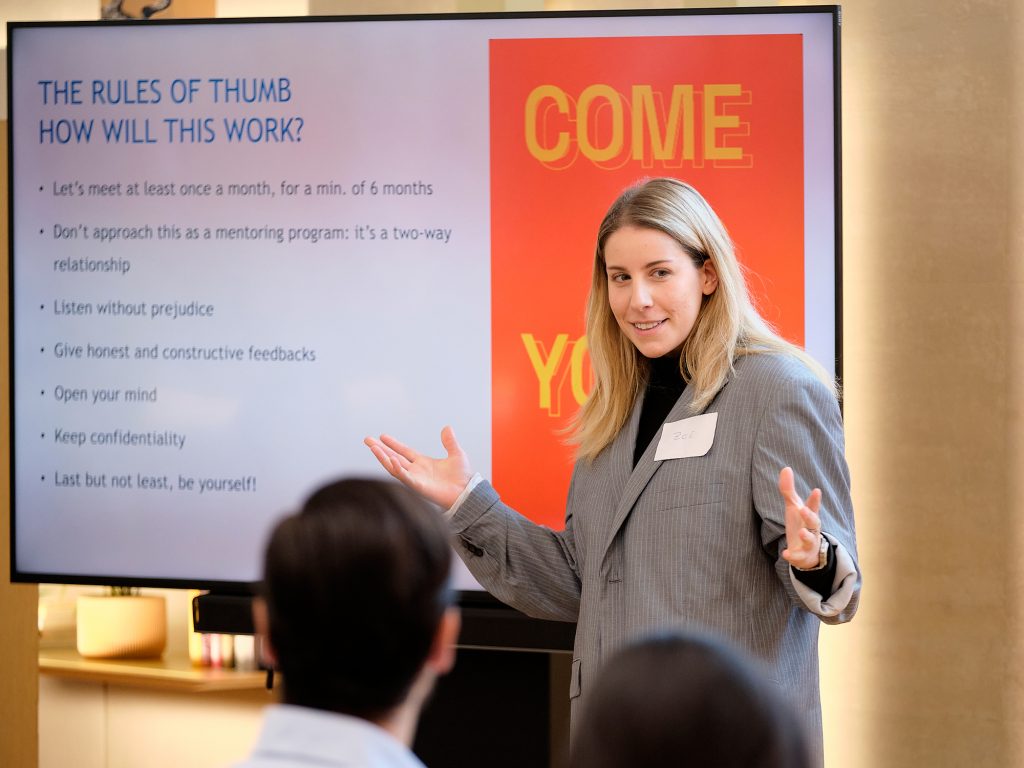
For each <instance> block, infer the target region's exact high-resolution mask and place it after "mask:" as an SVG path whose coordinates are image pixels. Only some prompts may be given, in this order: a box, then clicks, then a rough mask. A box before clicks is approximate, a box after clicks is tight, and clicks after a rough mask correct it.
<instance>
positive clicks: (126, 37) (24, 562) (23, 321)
mask: <svg viewBox="0 0 1024 768" xmlns="http://www.w3.org/2000/svg"><path fill="white" fill-rule="evenodd" d="M838 20H839V19H838V9H837V8H835V7H818V8H770V9H742V10H728V11H724V10H719V11H714V12H710V11H680V12H665V11H658V12H629V13H617V12H616V13H549V14H502V15H473V16H466V15H458V16H435V17H418V16H417V17H413V16H403V17H381V16H375V17H359V18H354V17H346V18H315V19H313V18H301V19H273V20H267V19H260V20H230V21H226V20H211V21H200V22H158V21H149V22H139V23H132V22H125V23H117V22H95V23H38V24H36V23H20V24H11V25H9V38H8V72H9V78H10V80H9V121H10V123H9V147H8V149H9V153H10V177H9V180H8V181H9V189H10V200H11V208H10V235H11V236H10V281H11V283H10V284H11V312H10V349H11V402H12V433H11V443H10V445H11V463H12V474H11V476H12V501H13V515H12V531H11V535H12V552H13V558H12V576H13V578H14V579H15V580H17V581H58V582H71V583H95V584H123V585H150V586H170V587H182V586H189V587H200V588H210V589H221V590H236V591H244V590H245V589H247V588H248V587H249V585H250V584H251V583H252V582H253V581H254V580H255V579H257V578H258V571H259V555H260V551H261V547H262V544H263V541H264V538H265V536H266V534H267V531H268V528H269V527H270V526H271V525H272V523H273V522H274V521H275V519H277V518H278V517H279V516H280V515H282V514H284V513H286V512H288V511H291V510H293V509H295V508H296V507H297V506H298V505H299V504H300V502H301V500H302V499H303V498H304V496H305V495H306V494H308V493H309V492H310V491H311V490H312V489H313V488H315V487H316V486H317V485H319V484H321V483H323V482H324V481H326V480H328V479H330V478H334V477H336V476H338V475H342V474H361V475H382V474H383V472H382V470H381V469H380V467H379V466H378V465H377V464H376V462H375V460H374V459H373V457H372V456H371V455H370V453H369V451H368V450H367V449H366V448H365V447H364V446H363V444H362V438H363V437H364V435H367V434H378V433H380V432H382V431H387V432H390V433H392V434H395V435H398V436H400V437H401V438H403V439H404V440H406V441H407V442H409V443H410V444H413V445H415V446H417V447H420V448H421V449H424V450H432V451H435V452H439V451H440V450H441V449H440V445H439V440H438V433H439V431H440V429H441V427H442V426H443V425H445V424H452V425H453V426H454V427H455V430H456V432H457V434H458V435H459V437H460V439H461V441H462V443H463V444H464V446H465V448H466V450H467V451H468V453H469V455H470V457H471V458H472V460H473V462H474V465H475V467H476V468H477V469H478V470H479V471H480V472H481V473H482V474H483V475H485V476H487V477H489V478H491V479H492V480H493V483H494V485H495V486H496V487H497V488H498V489H499V491H500V492H501V493H502V494H503V496H504V498H505V499H506V500H507V501H508V502H510V503H511V504H512V505H513V506H515V507H516V508H518V509H520V510H521V511H522V512H523V513H524V514H526V515H527V516H529V517H531V518H533V519H535V520H537V521H539V522H541V523H544V524H547V525H550V526H552V527H555V528H558V527H560V526H561V524H562V522H561V521H562V513H563V506H564V500H565V494H566V489H567V485H568V477H569V472H570V466H571V463H572V450H571V448H570V447H567V446H566V445H565V444H564V442H563V436H562V435H561V434H560V430H561V428H562V427H564V426H565V424H566V419H567V418H568V417H569V416H571V414H572V413H573V412H574V411H575V409H576V408H577V407H578V404H579V403H580V402H582V400H583V399H584V398H585V397H586V394H587V391H588V388H589V385H590V369H589V359H588V355H587V345H586V338H585V336H584V333H583V309H584V303H585V298H586V291H587V286H588V281H589V276H590V270H591V263H592V259H593V248H594V236H595V232H596V228H597V225H598V223H599V221H600V219H601V217H602V215H603V213H604V211H605V209H606V208H607V206H608V204H609V203H610V202H611V201H612V199H613V198H614V197H615V196H616V195H617V194H618V193H619V192H620V191H621V190H622V189H623V188H624V187H626V186H628V185H629V184H631V183H633V182H635V181H637V180H638V179H640V178H643V177H645V176H663V175H669V176H675V177H678V178H681V179H684V180H686V181H688V182H691V183H692V184H694V185H695V186H696V187H697V188H698V189H699V190H701V192H702V193H703V194H704V195H705V196H706V197H707V198H708V199H709V201H710V202H711V204H712V205H713V206H714V207H715V208H716V209H717V211H718V212H719V214H720V215H721V217H722V218H723V220H724V221H725V223H726V225H727V227H728V228H729V230H730V232H731V234H732V236H733V238H734V240H735V241H736V243H737V246H738V248H739V253H740V256H741V260H742V261H743V263H744V265H745V266H746V268H747V270H748V278H749V281H750V285H751V286H752V288H753V291H754V293H755V295H756V297H757V300H758V302H759V306H760V307H761V310H762V312H763V314H765V315H766V317H767V318H768V319H769V320H770V321H771V322H773V323H774V324H775V326H776V327H777V328H778V329H779V330H780V331H781V332H782V333H783V334H784V335H785V336H786V337H788V338H790V339H791V340H793V341H796V342H798V343H800V344H803V345H805V346H806V348H807V349H808V350H809V351H810V352H811V353H812V354H813V355H814V356H815V357H816V358H817V359H818V360H819V361H821V362H822V363H823V364H824V365H825V366H826V367H827V368H829V369H831V370H833V371H836V372H837V373H838V372H839V362H838V361H839V357H840V344H839V319H840V313H839V309H838V307H839V299H840V290H839V277H840V272H839V245H838V244H839V218H838V213H839V208H838V199H839V186H838V179H839V173H838V168H839V157H838V150H837V148H838V146H839V144H838V134H839V120H838V82H837V72H838V69H837V61H838V44H837V43H838ZM457 586H458V587H459V588H460V589H461V590H463V591H464V592H465V594H466V595H471V594H473V593H474V592H476V591H478V590H479V586H478V585H477V584H476V583H475V582H474V581H473V580H472V578H471V577H470V576H469V574H468V572H466V571H464V570H461V569H460V571H459V573H458V577H457Z"/></svg>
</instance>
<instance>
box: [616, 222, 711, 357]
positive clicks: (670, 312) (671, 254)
mask: <svg viewBox="0 0 1024 768" xmlns="http://www.w3.org/2000/svg"><path fill="white" fill-rule="evenodd" d="M604 261H605V265H606V271H607V275H608V303H609V305H610V306H611V310H612V314H613V315H614V316H615V320H616V322H618V324H619V328H620V329H622V332H623V333H624V334H625V335H626V338H628V339H629V340H630V341H631V342H633V344H634V345H635V346H636V348H637V349H638V350H639V351H640V354H642V355H643V356H644V357H648V358H654V357H661V356H662V355H667V354H669V353H670V352H678V351H679V349H680V348H681V347H682V346H683V342H684V341H686V337H687V336H689V335H690V331H692V330H693V325H694V323H696V322H697V314H698V313H699V312H700V307H701V303H702V301H703V299H704V297H705V296H710V295H711V294H712V293H714V292H715V289H716V288H717V287H718V273H717V272H715V268H714V265H713V264H712V263H711V262H710V261H706V262H704V264H703V265H702V266H700V267H697V266H695V265H694V263H693V259H692V258H691V257H690V255H689V254H688V253H687V252H686V251H685V250H683V247H682V246H681V245H679V243H677V242H676V241H675V240H674V239H673V238H672V237H670V236H669V235H666V234H665V233H664V232H662V231H660V230H657V229H649V228H647V227H635V226H625V227H622V228H621V229H618V230H616V231H615V232H613V233H612V234H611V235H610V236H609V237H608V239H607V240H606V241H605V245H604Z"/></svg>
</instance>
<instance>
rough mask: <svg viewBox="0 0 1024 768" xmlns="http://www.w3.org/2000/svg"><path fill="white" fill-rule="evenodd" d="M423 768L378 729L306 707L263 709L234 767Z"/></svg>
mask: <svg viewBox="0 0 1024 768" xmlns="http://www.w3.org/2000/svg"><path fill="white" fill-rule="evenodd" d="M314 767H315V768H424V765H423V763H421V762H420V760H419V759H418V758H417V757H416V756H415V755H414V754H413V753H412V752H411V751H410V750H409V749H408V747H406V746H405V745H404V744H402V743H401V742H400V741H398V740H397V739H396V738H395V737H394V736H392V735H391V734H390V733H388V732H387V731H385V730H384V729H383V728H381V727H379V726H377V725H374V724H373V723H371V722H369V721H367V720H363V719H361V718H358V717H351V716H349V715H340V714H336V713H334V712H324V711H322V710H319V709H310V708H308V707H296V706H292V705H289V704H275V705H272V706H270V707H268V708H267V710H266V714H265V716H264V719H263V727H262V729H261V730H260V735H259V739H258V740H257V742H256V746H255V747H254V748H253V751H252V754H251V755H250V756H249V757H248V758H247V759H246V760H244V761H243V762H241V763H238V764H237V765H236V766H235V768H314Z"/></svg>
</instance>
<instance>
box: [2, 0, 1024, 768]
mask: <svg viewBox="0 0 1024 768" xmlns="http://www.w3.org/2000/svg"><path fill="white" fill-rule="evenodd" d="M707 4H709V5H743V4H747V3H742V2H740V3H707ZM762 4H772V3H762ZM794 4H799V3H794ZM369 5H371V4H370V3H368V2H362V3H360V2H354V3H342V2H333V3H328V2H310V3H309V7H310V12H312V13H342V12H349V13H351V12H366V10H367V6H369ZM374 5H376V4H374ZM388 5H389V10H396V11H397V10H406V11H437V10H477V9H483V10H491V9H499V7H507V8H510V9H516V10H520V9H530V8H532V7H535V6H537V5H542V6H544V7H547V8H549V9H554V8H559V9H566V8H584V7H597V6H598V5H599V6H600V7H612V6H615V7H629V6H630V5H632V6H634V7H639V6H652V7H653V6H664V5H665V4H664V3H656V2H642V3H633V4H630V3H621V2H620V3H606V2H600V3H590V4H586V3H574V2H547V3H523V2H519V3H488V4H486V5H488V6H493V7H488V8H477V7H476V6H481V5H482V4H481V3H470V4H466V3H458V2H414V1H413V0H408V2H389V3H388ZM468 5H473V6H474V7H473V8H469V7H468ZM680 5H684V4H683V3H680ZM685 5H692V3H685ZM1019 5H1020V4H1019V3H1018V2H1016V1H1015V0H847V2H845V3H844V7H843V32H842V37H843V43H842V45H843V130H844V146H843V152H844V158H843V161H844V183H843V194H844V211H843V214H844V288H845V290H844V301H845V307H844V328H845V341H844V343H845V352H846V357H845V371H846V420H847V439H848V458H849V461H850V465H851V469H852V472H853V477H854V489H855V501H856V503H857V514H858V526H859V541H860V548H861V562H862V566H863V569H864V573H865V591H864V598H863V601H862V607H861V612H860V615H858V617H857V618H856V620H855V621H854V622H853V623H852V624H850V625H848V626H845V627H840V628H835V629H833V628H827V629H826V630H825V631H823V647H822V661H823V694H824V699H825V717H826V749H827V753H828V764H829V766H830V768H868V767H870V768H876V767H885V766H892V767H893V768H897V767H899V768H902V767H903V766H917V765H928V766H936V767H939V768H941V767H942V766H951V767H952V766H962V765H976V766H1012V765H1020V764H1024V739H1022V734H1024V690H1022V682H1021V681H1022V679H1024V640H1022V638H1024V615H1022V610H1021V605H1020V603H1021V598H1020V597H1019V595H1021V594H1022V589H1021V587H1024V568H1022V567H1021V565H1019V563H1021V562H1022V556H1021V554H1020V549H1021V542H1022V541H1024V515H1020V514H1018V510H1017V508H1016V505H1017V503H1019V500H1020V499H1021V497H1022V493H1024V424H1022V419H1021V410H1022V408H1021V406H1022V404H1024V355H1022V351H1021V343H1020V341H1019V339H1021V338H1024V336H1022V332H1024V308H1022V307H1024V290H1022V287H1021V279H1022V272H1024V161H1022V157H1024V151H1022V149H1021V146H1020V142H1021V140H1022V139H1021V138H1020V137H1022V136H1024V53H1022V52H1024V21H1022V13H1024V11H1021V10H1018V6H1019ZM390 6H394V8H393V9H391V8H390ZM4 343H6V339H5V341H4ZM4 361H6V358H5V357H4ZM4 364H5V363H4ZM6 407H7V403H6V398H4V402H3V404H2V406H0V408H4V409H6ZM3 450H6V444H4V448H3ZM3 464H4V468H3V470H0V471H3V472H6V462H3ZM4 512H6V506H5V507H4ZM0 522H2V520H0ZM0 547H6V542H4V543H3V544H0ZM4 551H5V550H3V549H0V555H3V553H4ZM0 565H3V563H0ZM27 591H28V590H24V589H22V590H21V592H20V593H19V592H18V589H17V588H15V589H12V588H11V587H9V586H6V585H2V584H0V596H2V599H3V603H2V605H0V607H2V609H3V616H4V621H3V622H0V652H2V653H3V655H4V665H5V669H7V673H6V674H5V684H4V685H3V686H0V723H3V725H2V726H0V727H2V728H3V738H2V739H0V764H2V765H5V766H6V765H19V763H17V762H10V761H9V760H8V759H5V758H6V755H5V754H4V753H3V749H4V748H6V745H7V744H8V743H9V741H8V733H9V732H12V733H13V732H15V731H12V730H11V729H10V728H9V726H8V724H9V723H12V722H25V723H28V726H27V727H28V728H30V729H31V728H34V722H30V721H32V717H31V716H30V715H29V714H28V713H27V712H28V711H30V710H32V707H33V704H34V691H30V690H29V689H30V688H31V687H32V685H33V684H34V682H33V681H34V672H33V671H32V670H33V669H34V667H33V665H32V663H31V658H30V657H31V655H32V654H31V653H26V652H25V648H27V647H30V646H31V639H30V635H31V632H30V630H29V627H28V626H27V623H28V622H30V621H31V617H30V616H29V615H28V613H29V611H27V610H26V606H25V605H22V606H21V607H20V609H19V610H20V613H18V614H17V618H16V620H15V621H14V622H11V621H8V620H7V616H8V610H9V608H8V603H10V602H11V600H10V599H9V598H8V594H12V595H13V594H15V593H18V594H19V595H20V596H21V597H24V593H26V592H27ZM24 602H25V601H22V603H24ZM11 604H12V605H13V603H11ZM12 624H13V625H17V626H16V627H15V626H12ZM12 635H18V639H15V640H13V641H12V640H11V639H10V637H11V636H12ZM9 649H13V650H14V652H15V655H14V656H13V657H11V658H8V657H9V655H10V653H11V650H9ZM18 654H20V655H18ZM19 680H20V683H19ZM10 681H14V682H15V690H12V689H11V687H10V686H9V685H8V683H9V682H10ZM19 685H20V688H19V687H18V686H19ZM8 713H13V714H10V715H9V714H8ZM11 717H14V718H15V719H14V720H11V719H10V718H11ZM18 718H20V720H19V719H18ZM22 730H23V729H18V730H17V732H18V733H20V732H21V731H22ZM26 764H27V763H26Z"/></svg>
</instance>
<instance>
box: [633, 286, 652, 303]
mask: <svg viewBox="0 0 1024 768" xmlns="http://www.w3.org/2000/svg"><path fill="white" fill-rule="evenodd" d="M631 298H632V303H633V306H634V307H649V306H651V304H652V303H653V302H652V300H651V291H650V289H649V288H648V287H647V285H646V284H645V283H644V282H643V281H642V280H636V281H634V283H633V295H632V297H631Z"/></svg>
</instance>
